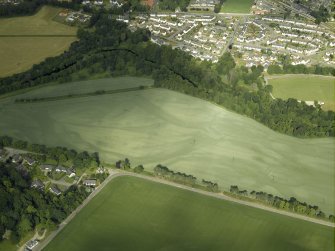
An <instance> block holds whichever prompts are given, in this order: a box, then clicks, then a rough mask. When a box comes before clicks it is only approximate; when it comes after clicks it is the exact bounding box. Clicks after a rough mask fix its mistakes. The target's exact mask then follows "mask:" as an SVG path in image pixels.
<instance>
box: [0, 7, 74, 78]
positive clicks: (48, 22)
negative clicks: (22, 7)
mask: <svg viewBox="0 0 335 251" xmlns="http://www.w3.org/2000/svg"><path fill="white" fill-rule="evenodd" d="M59 11H60V9H59V8H53V7H49V6H45V7H43V8H42V9H41V10H40V11H39V12H37V13H36V14H35V15H33V16H27V17H14V18H3V19H0V36H2V37H1V39H0V58H1V64H0V77H3V76H8V75H11V74H14V73H18V72H22V71H25V70H27V69H29V68H30V67H31V66H32V65H33V64H37V63H39V62H41V61H43V60H44V59H45V58H47V57H53V56H56V55H58V54H61V53H62V52H64V51H65V50H66V49H68V47H69V46H70V44H71V43H72V42H73V41H75V39H76V37H75V35H76V32H77V28H76V27H71V26H67V25H64V24H61V23H58V22H55V21H53V20H52V19H53V17H54V16H56V15H57V13H58V12H59ZM48 35H52V36H53V37H48ZM64 35H70V37H62V36H64ZM34 36H35V37H34ZM36 36H41V37H36ZM57 36H59V37H57ZM71 36H73V37H71Z"/></svg>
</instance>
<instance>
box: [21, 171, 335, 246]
mask: <svg viewBox="0 0 335 251" xmlns="http://www.w3.org/2000/svg"><path fill="white" fill-rule="evenodd" d="M120 176H132V177H138V178H141V179H145V180H149V181H153V182H157V183H160V184H165V185H169V186H173V187H176V188H179V189H183V190H187V191H191V192H194V193H198V194H202V195H206V196H210V197H214V198H217V199H220V200H226V201H230V202H233V203H237V204H240V205H244V206H249V207H254V208H258V209H261V210H265V211H269V212H272V213H277V214H281V215H285V216H288V217H292V218H295V219H300V220H304V221H308V222H312V223H315V224H320V225H324V226H328V227H333V228H334V227H335V224H334V223H332V222H327V221H323V220H320V219H314V218H311V217H308V216H304V215H300V214H295V213H292V212H287V211H283V210H279V209H276V208H273V207H268V206H265V205H262V204H258V203H255V202H249V201H243V200H239V199H236V198H232V197H229V196H227V195H224V194H218V193H212V192H206V191H203V190H200V189H196V188H192V187H188V186H185V185H181V184H177V183H174V182H171V181H167V180H163V179H159V178H156V177H149V176H145V175H142V174H136V173H129V172H122V171H110V175H109V176H108V178H107V179H106V180H105V181H104V182H103V183H101V185H100V186H99V187H97V188H96V189H95V190H94V191H93V192H92V193H91V194H90V195H89V196H88V197H87V198H86V199H85V200H84V202H83V203H82V204H81V205H80V206H79V207H78V208H77V209H76V210H75V211H73V212H72V213H71V214H70V215H69V216H68V217H67V218H66V219H65V220H64V221H63V222H62V223H61V224H60V225H59V227H58V229H57V230H56V231H54V232H52V233H51V234H50V235H49V236H48V237H47V238H46V239H45V240H43V241H42V242H41V243H40V244H39V245H38V246H37V247H35V248H34V249H33V251H40V250H43V248H44V247H46V246H47V245H48V244H49V242H50V241H52V240H53V238H55V237H56V235H57V234H58V233H59V232H61V231H62V230H63V228H64V227H65V226H66V225H67V224H68V223H69V222H70V221H71V220H72V219H73V218H74V217H75V216H76V215H77V213H79V212H80V210H81V209H83V208H84V207H85V206H86V205H87V204H88V203H89V202H90V201H91V200H92V199H93V198H94V197H95V196H96V195H97V194H98V193H99V192H100V191H101V190H102V189H103V188H104V187H105V186H106V185H107V184H108V183H109V182H110V181H111V180H112V179H114V178H116V177H120ZM20 251H21V250H20Z"/></svg>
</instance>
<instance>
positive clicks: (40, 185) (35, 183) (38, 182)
mask: <svg viewBox="0 0 335 251" xmlns="http://www.w3.org/2000/svg"><path fill="white" fill-rule="evenodd" d="M30 187H31V188H36V189H38V190H43V189H44V184H43V182H42V181H41V180H40V179H37V180H34V181H33V182H32V183H31V186H30Z"/></svg>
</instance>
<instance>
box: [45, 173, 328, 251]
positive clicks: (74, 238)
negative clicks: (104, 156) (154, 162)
mask: <svg viewBox="0 0 335 251" xmlns="http://www.w3.org/2000/svg"><path fill="white" fill-rule="evenodd" d="M333 248H334V229H333V228H331V227H325V226H321V225H317V224H314V223H310V222H304V221H301V220H296V219H293V218H289V217H286V216H282V215H277V214H273V213H270V212H266V211H262V210H259V209H255V208H249V207H245V206H241V205H239V204H235V203H230V202H227V201H222V200H219V199H215V198H210V197H206V196H203V195H199V194H196V193H192V192H189V191H185V190H181V189H177V188H173V187H170V186H167V185H161V184H158V183H154V182H150V181H145V180H141V179H139V178H134V177H119V178H116V179H115V180H112V181H111V183H110V184H108V185H107V186H106V187H105V188H104V189H103V190H102V191H101V192H100V193H99V194H98V195H97V196H96V197H95V198H94V199H93V200H92V201H91V202H90V203H89V204H88V205H87V206H86V207H85V208H84V209H83V210H82V211H81V212H80V213H78V215H77V216H76V217H75V218H74V219H73V220H72V221H71V222H70V223H69V224H68V225H67V226H66V227H65V228H64V230H62V231H61V232H60V233H59V234H58V235H57V236H56V237H55V239H54V240H53V241H52V242H51V243H50V244H49V245H48V246H47V247H46V248H45V249H44V251H77V250H78V251H79V250H80V251H91V250H96V251H103V250H108V251H112V250H117V251H122V250H125V251H129V250H136V251H140V250H143V251H151V250H152V251H153V250H164V251H168V250H171V251H177V250H180V251H181V250H182V251H187V250H193V251H194V250H201V251H203V250H213V251H214V250H225V251H227V250H233V251H248V250H250V251H255V250H257V251H263V250H264V251H277V250H278V251H283V250H292V251H293V250H294V251H302V250H306V251H307V250H308V251H314V250H315V251H316V250H318V251H322V250H324V251H330V250H333Z"/></svg>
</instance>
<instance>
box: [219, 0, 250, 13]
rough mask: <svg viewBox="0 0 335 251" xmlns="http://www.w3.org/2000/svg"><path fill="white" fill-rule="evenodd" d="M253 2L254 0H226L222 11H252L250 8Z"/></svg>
mask: <svg viewBox="0 0 335 251" xmlns="http://www.w3.org/2000/svg"><path fill="white" fill-rule="evenodd" d="M253 3H254V1H253V0H226V1H224V3H223V5H222V7H221V12H224V13H250V8H251V6H252V5H253Z"/></svg>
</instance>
